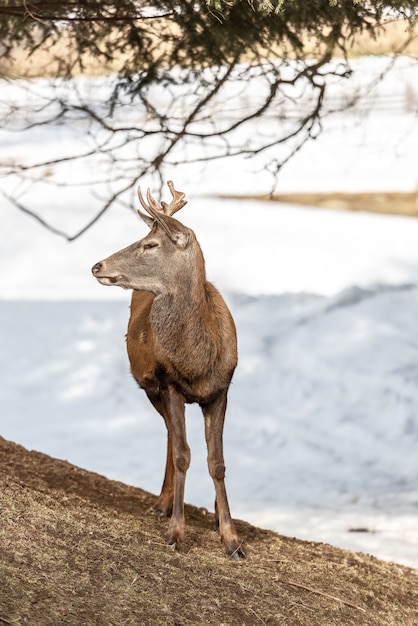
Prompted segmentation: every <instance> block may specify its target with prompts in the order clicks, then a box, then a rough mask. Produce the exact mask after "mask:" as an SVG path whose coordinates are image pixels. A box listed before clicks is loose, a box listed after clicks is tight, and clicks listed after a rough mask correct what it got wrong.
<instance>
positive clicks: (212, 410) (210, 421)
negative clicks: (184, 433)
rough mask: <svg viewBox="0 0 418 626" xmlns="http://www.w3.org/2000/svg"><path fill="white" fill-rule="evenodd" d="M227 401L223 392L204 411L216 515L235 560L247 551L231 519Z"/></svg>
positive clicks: (243, 555) (222, 535)
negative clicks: (225, 445)
mask: <svg viewBox="0 0 418 626" xmlns="http://www.w3.org/2000/svg"><path fill="white" fill-rule="evenodd" d="M226 402H227V400H226V392H225V393H220V394H219V395H218V397H217V398H216V399H215V400H214V401H213V402H211V404H209V405H205V406H202V411H203V415H204V417H205V436H206V443H207V447H208V467H209V473H210V475H211V477H212V479H213V483H214V486H215V493H216V515H217V519H218V521H219V530H220V533H221V537H222V540H223V542H224V544H225V548H226V551H227V552H228V554H229V555H230V556H231V557H233V558H235V559H239V558H245V557H246V554H245V551H244V549H243V547H242V542H241V541H240V540H239V538H238V535H237V532H236V530H235V526H234V523H233V521H232V518H231V513H230V510H229V504H228V497H227V494H226V487H225V462H224V455H223V428H224V421H225V411H226Z"/></svg>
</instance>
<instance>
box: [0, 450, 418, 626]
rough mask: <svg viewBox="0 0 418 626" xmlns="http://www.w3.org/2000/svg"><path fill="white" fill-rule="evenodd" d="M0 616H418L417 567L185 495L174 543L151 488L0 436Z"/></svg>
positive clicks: (404, 621)
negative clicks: (241, 545)
mask: <svg viewBox="0 0 418 626" xmlns="http://www.w3.org/2000/svg"><path fill="white" fill-rule="evenodd" d="M0 483H1V488H0V493H1V510H2V523H1V526H0V624H19V625H20V624H31V625H32V626H48V625H51V626H52V625H53V626H59V625H61V624H62V625H65V626H72V625H73V624H74V625H79V624H83V626H89V625H93V624H94V625H96V624H97V625H100V626H107V625H115V626H116V625H118V626H119V625H122V624H126V625H128V624H132V625H133V624H164V625H185V626H186V625H189V624H194V625H198V624H205V625H210V624H213V625H216V626H219V625H221V624H225V625H231V626H232V625H234V626H237V625H239V624H244V625H245V626H249V625H252V624H254V625H255V624H257V625H259V624H271V625H275V624H277V625H279V624H280V626H283V625H293V624H294V625H298V626H305V625H306V626H308V625H309V626H312V625H313V624H321V625H322V624H324V625H326V626H332V625H334V624H335V625H337V624H338V625H342V624H344V625H353V626H366V625H368V626H369V625H370V626H371V625H373V626H377V625H389V624H390V625H393V626H400V625H402V626H413V625H416V624H418V572H417V571H415V570H412V569H408V568H405V567H401V566H398V565H394V564H388V563H384V562H380V561H378V560H377V559H375V558H373V557H368V556H365V555H359V554H353V553H350V552H347V551H343V550H339V549H337V548H333V547H331V546H328V545H324V544H314V543H309V542H302V541H298V540H296V539H290V538H285V537H281V536H279V535H277V534H275V533H273V532H269V531H265V530H261V529H257V528H254V527H252V526H250V525H248V524H246V523H244V522H238V523H237V524H238V528H239V532H240V534H241V536H242V537H243V539H244V541H245V544H246V548H247V550H248V553H249V558H248V559H247V560H246V561H240V562H234V561H231V560H229V559H228V558H227V556H226V555H225V554H224V553H223V549H222V547H221V544H220V542H219V536H218V533H217V532H216V531H214V530H213V528H212V526H213V515H212V514H210V513H206V512H205V511H200V510H198V509H196V508H194V507H191V506H188V507H187V523H188V529H187V536H186V540H185V543H184V546H183V548H182V550H181V551H180V552H177V553H173V552H171V551H169V550H168V549H167V548H166V546H165V530H166V526H167V520H166V519H158V518H155V517H154V516H152V515H151V514H150V513H149V508H150V506H151V504H152V502H153V496H151V495H150V494H148V493H146V492H143V491H142V490H140V489H135V488H133V487H128V486H126V485H123V484H121V483H116V482H113V481H109V480H107V479H105V478H103V477H101V476H98V475H96V474H92V473H89V472H86V471H84V470H81V469H78V468H76V467H74V466H72V465H70V464H68V463H66V462H63V461H58V460H54V459H51V458H50V457H47V456H45V455H42V454H39V453H36V452H28V451H26V450H25V449H24V448H22V447H20V446H17V445H15V444H13V443H10V442H7V441H5V440H4V439H1V438H0Z"/></svg>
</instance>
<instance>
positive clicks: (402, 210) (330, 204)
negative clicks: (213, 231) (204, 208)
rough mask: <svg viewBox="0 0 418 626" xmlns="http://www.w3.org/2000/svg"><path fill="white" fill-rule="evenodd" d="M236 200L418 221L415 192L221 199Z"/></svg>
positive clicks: (417, 205) (258, 196)
mask: <svg viewBox="0 0 418 626" xmlns="http://www.w3.org/2000/svg"><path fill="white" fill-rule="evenodd" d="M217 197H221V198H228V199H238V200H262V201H266V202H278V203H283V204H298V205H302V206H307V207H316V208H321V209H332V210H341V211H364V212H367V213H380V214H383V215H398V216H404V217H418V192H415V191H411V192H397V191H371V192H365V191H364V192H360V193H344V192H337V191H335V192H327V193H280V194H273V195H250V196H249V195H246V196H240V195H222V196H217Z"/></svg>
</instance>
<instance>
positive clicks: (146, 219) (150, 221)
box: [137, 211, 154, 228]
mask: <svg viewBox="0 0 418 626" xmlns="http://www.w3.org/2000/svg"><path fill="white" fill-rule="evenodd" d="M137 213H138V215H139V217H140V218H141V219H143V220H144V222H145V224H147V225H148V226H149V227H150V228H152V227H153V226H154V220H153V218H152V217H150V216H149V215H147V214H146V213H142V211H137Z"/></svg>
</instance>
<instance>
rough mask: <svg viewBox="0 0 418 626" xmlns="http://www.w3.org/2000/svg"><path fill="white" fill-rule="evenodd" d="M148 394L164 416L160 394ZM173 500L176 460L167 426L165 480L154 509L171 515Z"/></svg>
mask: <svg viewBox="0 0 418 626" xmlns="http://www.w3.org/2000/svg"><path fill="white" fill-rule="evenodd" d="M147 396H148V398H149V400H150V402H151V403H152V405H153V406H154V408H155V409H156V410H157V411H158V413H159V414H160V415H161V416H162V417H163V418H164V422H165V416H164V408H163V402H162V400H161V398H160V396H157V395H155V394H150V393H147ZM173 500H174V462H173V446H172V443H171V436H170V431H169V430H168V428H167V456H166V463H165V472H164V480H163V484H162V487H161V493H160V495H159V496H158V498H157V500H156V501H155V503H154V505H153V507H152V511H153V512H154V513H155V514H156V515H167V516H169V515H171V512H172V510H173Z"/></svg>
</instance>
